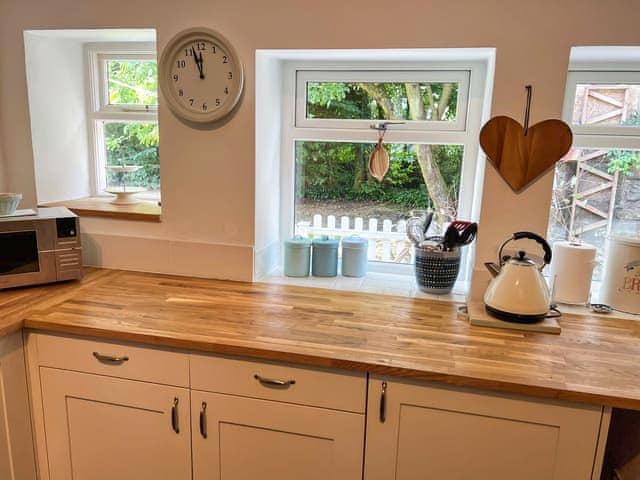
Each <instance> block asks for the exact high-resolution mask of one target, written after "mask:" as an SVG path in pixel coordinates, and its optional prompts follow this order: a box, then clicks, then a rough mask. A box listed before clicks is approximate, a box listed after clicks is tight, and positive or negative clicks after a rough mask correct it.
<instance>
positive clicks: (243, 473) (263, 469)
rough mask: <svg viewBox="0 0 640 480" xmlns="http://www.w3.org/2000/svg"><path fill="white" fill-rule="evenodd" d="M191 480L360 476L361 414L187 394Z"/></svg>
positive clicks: (342, 479)
mask: <svg viewBox="0 0 640 480" xmlns="http://www.w3.org/2000/svg"><path fill="white" fill-rule="evenodd" d="M191 403H192V405H191V412H192V431H193V468H194V479H195V480H258V479H259V480H302V479H304V480H361V479H362V455H363V443H364V415H361V414H357V413H347V412H341V411H337V410H328V409H323V408H316V407H309V406H302V405H294V404H290V403H281V402H274V401H270V400H258V399H253V398H246V397H237V396H233V395H222V394H214V393H205V392H199V391H195V390H193V391H192V393H191Z"/></svg>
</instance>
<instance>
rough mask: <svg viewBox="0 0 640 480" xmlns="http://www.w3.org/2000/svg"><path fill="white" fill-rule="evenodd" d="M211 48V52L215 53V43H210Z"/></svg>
mask: <svg viewBox="0 0 640 480" xmlns="http://www.w3.org/2000/svg"><path fill="white" fill-rule="evenodd" d="M211 50H212V52H211V53H213V54H214V55H215V53H216V46H215V45H211Z"/></svg>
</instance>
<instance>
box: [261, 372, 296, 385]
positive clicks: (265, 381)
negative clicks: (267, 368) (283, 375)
mask: <svg viewBox="0 0 640 480" xmlns="http://www.w3.org/2000/svg"><path fill="white" fill-rule="evenodd" d="M253 378H255V379H256V380H258V381H259V382H260V383H261V384H262V385H264V386H266V387H275V388H289V387H290V386H291V385H295V383H296V381H295V380H276V379H274V378H265V377H261V376H260V375H258V374H257V373H256V374H255V375H254V376H253Z"/></svg>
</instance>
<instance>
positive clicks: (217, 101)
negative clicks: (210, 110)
mask: <svg viewBox="0 0 640 480" xmlns="http://www.w3.org/2000/svg"><path fill="white" fill-rule="evenodd" d="M220 103H222V102H220V99H219V98H216V107H219V106H220Z"/></svg>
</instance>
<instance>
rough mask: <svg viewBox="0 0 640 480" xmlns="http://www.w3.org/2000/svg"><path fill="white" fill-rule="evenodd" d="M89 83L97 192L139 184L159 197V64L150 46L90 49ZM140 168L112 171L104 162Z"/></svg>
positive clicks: (92, 47)
mask: <svg viewBox="0 0 640 480" xmlns="http://www.w3.org/2000/svg"><path fill="white" fill-rule="evenodd" d="M89 58H90V62H91V68H92V74H93V78H94V83H93V100H92V106H93V112H92V118H93V121H94V122H93V125H94V128H93V137H94V139H95V143H96V145H95V175H96V187H95V190H96V193H97V194H101V193H102V192H103V191H104V190H105V189H106V188H107V187H108V186H119V185H122V183H123V181H124V182H125V183H126V185H127V186H131V187H142V188H144V189H146V190H147V192H145V193H144V194H141V195H139V196H140V197H143V198H150V199H155V200H159V199H160V161H159V148H158V145H159V131H158V120H157V104H158V67H157V62H156V58H155V45H153V44H137V43H132V44H131V45H128V44H127V45H124V46H122V44H117V45H115V46H113V47H111V46H110V45H109V44H100V45H92V46H90V47H89ZM116 165H120V166H123V165H127V166H140V167H141V168H140V169H139V170H137V171H135V172H129V173H125V174H124V176H123V174H121V173H114V172H113V171H111V170H109V169H108V168H107V166H116Z"/></svg>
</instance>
